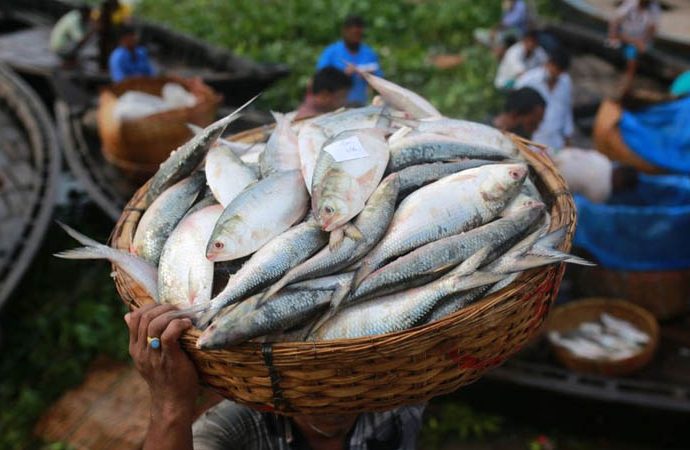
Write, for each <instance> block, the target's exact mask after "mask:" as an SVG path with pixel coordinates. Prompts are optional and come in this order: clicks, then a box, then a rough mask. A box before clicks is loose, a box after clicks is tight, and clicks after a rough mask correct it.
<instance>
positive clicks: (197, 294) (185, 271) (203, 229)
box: [158, 205, 223, 307]
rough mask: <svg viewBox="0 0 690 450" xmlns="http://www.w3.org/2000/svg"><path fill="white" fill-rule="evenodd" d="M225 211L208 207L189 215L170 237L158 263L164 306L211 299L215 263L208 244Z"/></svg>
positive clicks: (216, 207)
mask: <svg viewBox="0 0 690 450" xmlns="http://www.w3.org/2000/svg"><path fill="white" fill-rule="evenodd" d="M222 212H223V207H222V206H221V205H214V206H207V207H206V208H203V209H200V210H199V211H197V212H195V213H193V214H190V215H188V216H187V217H185V218H184V219H182V221H181V222H180V223H179V224H178V225H177V227H176V228H175V230H174V231H173V232H172V234H171V235H170V237H169V238H168V240H167V242H166V243H165V246H164V247H163V252H162V253H161V258H160V262H159V264H158V281H159V283H158V291H159V295H158V297H159V299H160V302H161V303H167V304H171V305H178V306H180V307H185V306H189V305H193V304H196V303H201V304H204V303H206V302H208V301H209V300H210V299H211V290H212V287H213V262H211V261H209V260H208V259H206V253H205V252H206V243H207V242H208V239H209V237H210V236H211V232H212V230H213V227H214V226H215V224H216V222H217V221H218V218H219V217H220V215H221V213H222Z"/></svg>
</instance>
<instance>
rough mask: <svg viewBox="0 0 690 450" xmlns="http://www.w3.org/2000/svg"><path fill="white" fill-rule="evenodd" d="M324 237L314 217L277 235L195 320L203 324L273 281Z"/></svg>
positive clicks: (314, 247) (317, 245) (324, 241)
mask: <svg viewBox="0 0 690 450" xmlns="http://www.w3.org/2000/svg"><path fill="white" fill-rule="evenodd" d="M327 241H328V238H327V234H326V233H324V232H323V231H322V230H321V227H320V226H319V224H318V223H316V222H313V221H312V222H303V223H301V224H299V225H297V226H295V227H293V228H290V229H289V230H287V231H286V232H284V233H282V234H280V235H278V236H276V237H275V238H273V239H272V240H270V241H269V242H268V243H267V244H266V245H264V246H263V247H261V248H260V249H258V250H257V251H256V253H254V254H253V255H252V256H251V258H249V260H248V261H247V262H245V263H244V265H243V266H242V268H241V269H240V270H239V271H237V273H235V274H234V275H233V276H231V277H230V279H229V280H228V283H227V285H226V286H225V289H223V290H222V291H221V292H220V293H219V294H218V295H217V296H216V297H214V298H213V299H212V300H211V304H210V305H209V309H208V310H206V311H205V312H204V314H203V316H202V317H201V318H200V319H199V320H198V322H197V324H198V326H200V327H205V326H206V324H208V322H210V320H211V319H212V318H213V316H215V314H217V313H218V311H220V310H221V309H222V308H224V307H225V306H227V305H229V304H232V303H235V302H237V301H239V300H241V299H242V298H243V297H245V296H246V295H247V294H250V293H252V292H253V291H255V290H257V289H261V288H264V287H266V286H267V285H268V284H270V283H272V282H273V281H276V280H277V279H279V278H280V277H281V276H283V275H284V274H285V272H287V271H288V270H290V269H291V268H293V267H295V266H296V265H297V264H299V263H301V262H302V261H304V260H305V259H307V258H309V257H310V256H311V255H313V254H314V253H315V252H316V251H318V250H319V249H321V247H323V246H324V245H326V242H327Z"/></svg>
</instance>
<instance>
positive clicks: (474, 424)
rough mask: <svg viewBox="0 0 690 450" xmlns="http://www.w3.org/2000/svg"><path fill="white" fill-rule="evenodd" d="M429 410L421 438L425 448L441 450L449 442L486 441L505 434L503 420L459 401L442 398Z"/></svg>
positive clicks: (422, 446) (422, 445)
mask: <svg viewBox="0 0 690 450" xmlns="http://www.w3.org/2000/svg"><path fill="white" fill-rule="evenodd" d="M429 409H430V412H429V414H428V418H427V421H426V423H425V424H424V428H423V429H422V434H421V436H420V442H421V448H427V449H437V448H439V447H440V446H441V444H443V443H444V442H445V441H448V440H452V441H454V442H465V441H468V440H472V439H485V438H487V437H491V436H493V435H495V434H497V433H500V432H501V431H502V429H501V426H502V425H503V422H504V419H503V418H501V417H500V416H495V415H491V414H484V413H480V412H477V411H475V410H473V409H472V408H471V407H470V406H468V405H466V404H464V403H461V402H459V401H457V400H451V399H443V398H440V399H437V401H435V402H434V403H432V405H431V406H430V408H429Z"/></svg>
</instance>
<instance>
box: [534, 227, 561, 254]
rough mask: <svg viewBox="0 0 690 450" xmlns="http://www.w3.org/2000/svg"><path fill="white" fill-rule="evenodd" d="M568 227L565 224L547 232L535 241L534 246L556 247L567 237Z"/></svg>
mask: <svg viewBox="0 0 690 450" xmlns="http://www.w3.org/2000/svg"><path fill="white" fill-rule="evenodd" d="M567 231H568V229H567V227H565V226H563V227H561V228H559V229H557V230H555V231H552V232H550V233H547V234H545V235H544V236H542V237H540V238H539V240H537V242H535V243H534V247H543V248H547V249H555V248H556V247H558V246H559V245H560V244H561V242H563V240H564V239H565V235H566V233H567Z"/></svg>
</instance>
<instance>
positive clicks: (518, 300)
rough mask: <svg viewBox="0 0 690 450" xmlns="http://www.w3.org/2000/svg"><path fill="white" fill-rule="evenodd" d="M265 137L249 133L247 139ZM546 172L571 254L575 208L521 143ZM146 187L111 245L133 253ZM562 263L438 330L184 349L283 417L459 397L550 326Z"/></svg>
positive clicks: (214, 383)
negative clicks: (548, 320)
mask: <svg viewBox="0 0 690 450" xmlns="http://www.w3.org/2000/svg"><path fill="white" fill-rule="evenodd" d="M264 135H265V133H263V132H262V131H261V130H254V131H253V132H249V133H246V132H245V133H242V135H241V136H237V137H238V138H241V139H242V140H243V141H248V140H249V141H251V140H252V139H251V138H252V136H254V137H255V139H256V140H259V139H261V138H262V137H263V136H264ZM514 140H515V142H516V144H518V146H519V148H520V150H521V152H522V153H523V154H524V156H525V158H526V159H527V160H528V161H529V162H530V164H531V166H532V168H533V169H534V170H535V171H536V173H537V174H538V178H539V179H538V180H537V185H538V187H539V188H540V190H541V192H542V193H543V196H544V200H545V201H546V202H547V204H548V205H549V207H550V208H551V214H552V228H553V229H555V228H558V227H561V226H563V225H566V224H567V225H568V234H567V236H568V237H567V239H566V242H565V243H563V245H562V250H566V251H567V250H569V249H570V242H571V239H572V235H573V233H574V230H575V209H574V205H573V202H572V197H571V196H570V193H569V192H568V190H567V187H566V184H565V182H564V181H563V179H562V178H561V177H560V175H559V174H558V172H557V170H556V169H555V167H554V165H553V163H552V162H551V160H550V159H549V158H548V157H547V156H545V155H544V154H542V153H541V152H540V151H539V150H538V149H535V148H534V147H532V149H530V148H528V144H529V143H528V142H527V141H523V140H520V139H517V138H514ZM146 189H147V186H146V185H145V186H143V187H142V188H141V189H140V190H139V191H138V192H137V193H136V194H135V195H134V197H133V198H132V200H131V201H130V203H129V205H128V206H127V207H126V208H125V212H124V213H123V215H122V217H120V220H119V221H118V223H117V225H116V226H115V230H114V233H113V238H112V245H113V246H114V247H116V248H119V249H123V250H126V249H128V248H129V244H130V242H131V240H132V238H133V235H134V232H135V230H136V226H137V223H138V222H139V219H140V217H141V214H142V211H141V209H140V206H142V205H143V197H144V194H145V193H146ZM114 270H115V283H116V286H117V289H118V291H119V293H120V296H121V297H122V299H123V301H124V302H125V303H126V304H127V305H128V306H129V307H130V308H137V307H139V306H141V305H143V304H146V303H150V302H152V301H153V300H152V299H151V298H149V297H148V296H146V294H144V292H143V290H142V289H141V288H140V287H139V286H137V285H136V284H135V283H134V282H133V281H132V280H131V279H130V278H129V277H128V276H127V275H126V274H124V273H123V272H121V271H119V270H118V269H117V267H115V268H114ZM563 270H564V267H563V266H562V265H555V266H548V267H547V268H542V269H534V270H531V271H529V272H526V273H524V274H522V275H521V276H520V277H519V278H518V280H517V281H516V282H515V283H513V284H512V285H510V286H508V287H507V288H505V289H503V290H502V291H500V292H497V293H496V294H494V295H492V296H490V297H487V298H484V299H482V300H480V301H478V302H476V303H475V304H473V305H470V306H468V307H466V308H464V309H462V310H460V311H458V312H456V313H455V314H452V315H450V316H448V317H446V318H444V319H442V320H440V321H437V322H435V323H432V324H427V325H423V326H419V327H416V328H413V329H409V330H405V331H402V332H397V333H391V334H386V335H380V336H370V337H363V338H358V339H349V340H334V341H321V342H293V343H276V344H258V343H253V342H249V343H245V344H241V345H238V346H235V347H233V348H230V349H226V350H215V351H201V350H198V349H197V348H196V347H195V343H196V339H197V337H198V336H199V332H198V331H197V330H190V331H189V332H187V333H186V334H185V335H184V336H183V338H182V345H183V347H184V348H185V349H186V350H187V352H188V353H189V355H190V356H191V358H192V359H193V360H194V362H195V363H196V365H197V368H198V371H199V374H200V377H201V379H202V381H203V382H204V383H205V384H207V385H209V386H211V387H212V388H214V389H215V390H216V391H217V392H219V393H220V394H221V395H223V396H225V397H227V398H230V399H232V400H234V401H237V402H239V403H243V404H246V405H249V406H251V407H254V408H258V409H261V410H265V411H276V412H279V413H281V414H287V415H291V414H328V413H346V412H352V413H356V412H364V411H383V410H389V409H393V408H396V407H400V406H402V405H406V404H416V403H421V402H425V401H427V400H429V399H430V398H432V397H435V396H437V395H442V394H446V393H449V392H452V391H454V390H456V389H458V388H459V387H461V386H463V385H466V384H469V383H472V382H474V381H476V380H477V379H479V378H480V377H481V376H482V375H483V374H484V373H485V372H486V371H487V370H489V369H491V368H493V367H496V366H498V365H499V364H501V363H502V362H503V361H505V360H506V359H507V358H509V357H510V356H511V355H513V354H514V353H515V352H517V351H518V350H519V349H520V348H521V347H522V346H523V345H524V344H525V343H526V342H527V341H528V340H529V339H530V338H531V337H532V336H534V335H535V334H536V332H537V330H538V329H539V328H540V327H541V325H542V323H543V321H544V319H545V317H546V315H547V313H548V311H549V309H550V307H551V304H552V303H553V301H554V299H555V296H556V294H557V292H558V287H559V284H560V280H561V278H562V276H563Z"/></svg>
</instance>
